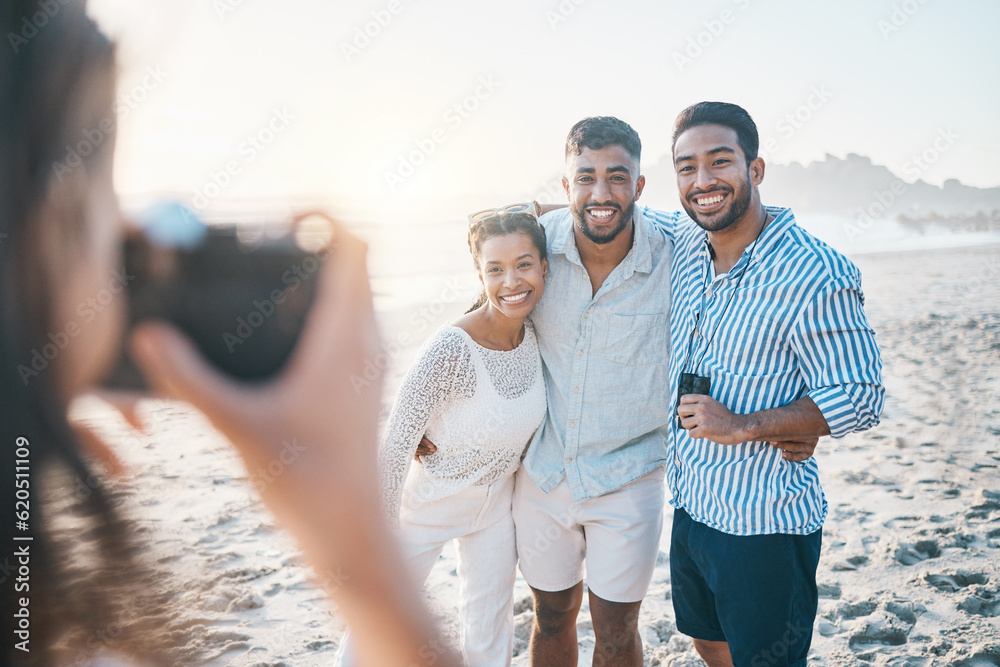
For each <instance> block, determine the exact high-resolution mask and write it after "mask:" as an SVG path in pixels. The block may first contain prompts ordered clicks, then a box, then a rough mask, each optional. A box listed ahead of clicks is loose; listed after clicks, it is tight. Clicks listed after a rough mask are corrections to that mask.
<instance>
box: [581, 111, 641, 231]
mask: <svg viewBox="0 0 1000 667" xmlns="http://www.w3.org/2000/svg"><path fill="white" fill-rule="evenodd" d="M641 151H642V144H641V142H640V141H639V135H638V134H637V133H636V131H635V130H633V129H632V127H631V126H629V124H628V123H625V122H624V121H621V120H619V119H617V118H613V117H611V116H595V117H591V118H584V119H583V120H581V121H580V122H578V123H577V124H576V125H574V126H573V128H572V129H571V130H570V131H569V136H567V137H566V173H565V175H564V176H563V180H562V183H563V188H564V189H565V190H566V196H567V198H568V199H569V208H570V211H571V212H572V213H573V219H574V222H575V224H576V227H577V229H578V230H579V231H580V232H581V233H582V234H583V236H584V237H586V238H587V239H588V240H590V241H591V242H593V243H596V244H599V245H603V244H606V243H610V242H611V241H613V240H615V239H616V238H618V235H619V234H621V232H622V231H624V230H625V229H627V228H629V225H630V224H631V223H632V214H633V212H634V210H635V202H636V200H637V199H638V198H639V196H640V195H641V194H642V188H643V186H644V185H645V183H646V181H645V178H644V177H643V176H641V175H640V173H639V156H640V153H641Z"/></svg>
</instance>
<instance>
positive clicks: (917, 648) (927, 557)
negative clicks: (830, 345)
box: [60, 235, 1000, 667]
mask: <svg viewBox="0 0 1000 667" xmlns="http://www.w3.org/2000/svg"><path fill="white" fill-rule="evenodd" d="M397 242H398V243H401V244H405V243H406V239H403V240H397ZM463 244H464V238H463V237H462V236H460V235H459V236H458V238H457V240H455V241H454V242H453V246H452V247H450V248H449V249H448V252H445V253H443V256H444V257H445V258H446V259H445V260H444V261H443V262H439V261H435V262H432V263H431V264H432V266H430V268H427V269H426V271H425V272H424V273H422V274H419V275H407V276H406V277H405V279H404V277H401V274H394V273H393V272H392V271H391V270H389V269H388V268H384V267H391V265H392V257H391V256H390V255H391V253H387V254H383V255H380V254H379V253H380V252H382V251H380V250H379V249H378V248H373V255H374V257H373V262H374V263H376V264H381V265H382V266H383V269H382V270H379V271H375V272H374V274H375V280H374V282H373V284H374V286H375V290H376V294H377V299H376V306H377V309H378V312H379V317H380V322H381V326H382V332H383V337H384V339H385V342H386V355H385V356H384V357H382V358H380V359H378V360H374V361H373V364H372V367H371V373H374V374H384V378H385V384H386V392H385V405H386V410H385V413H386V414H387V412H388V407H389V406H390V405H391V401H392V399H393V397H394V395H395V391H396V389H397V387H398V385H399V382H400V380H401V378H402V376H403V374H404V373H405V372H406V369H407V367H408V365H409V363H410V361H411V360H412V359H413V356H414V355H415V353H416V351H417V350H418V349H419V346H420V344H421V343H422V342H423V340H424V339H426V338H427V336H429V335H430V334H431V333H432V332H433V331H434V330H435V329H436V328H437V327H438V326H440V325H441V324H444V323H446V322H448V321H449V320H451V319H453V318H454V317H456V316H457V315H458V314H460V313H461V312H463V311H464V309H465V307H467V305H468V304H469V303H471V301H472V299H473V297H474V294H475V291H476V287H477V284H476V281H475V276H474V274H473V273H472V270H471V262H469V260H468V254H467V251H466V252H465V254H464V256H463V254H462V252H463ZM424 247H428V246H424ZM852 259H853V260H854V261H855V262H856V264H857V265H858V266H859V267H860V269H861V271H862V274H863V286H864V291H865V295H866V299H867V301H866V310H867V313H868V317H869V320H870V322H871V325H872V327H873V328H874V329H875V331H876V334H877V341H878V343H879V345H880V347H881V349H882V354H883V361H884V367H885V386H886V391H887V400H886V407H885V412H884V414H883V416H882V421H881V424H880V425H879V426H878V427H877V428H875V429H873V430H872V431H869V432H866V433H862V434H854V435H850V436H848V437H846V438H843V439H839V440H833V439H831V438H823V439H821V441H820V443H819V446H818V448H817V450H816V458H817V459H818V462H819V467H820V474H821V479H822V483H823V486H824V489H825V492H826V496H827V500H828V502H829V514H828V517H827V520H826V523H825V527H824V533H823V551H822V557H821V560H820V566H819V574H818V577H817V579H818V584H819V591H820V602H819V612H818V616H817V619H816V623H815V626H814V634H813V642H812V650H811V653H810V660H809V664H811V665H828V666H831V667H832V666H837V667H840V666H847V665H858V664H862V665H866V664H867V665H894V666H923V665H927V666H932V665H933V666H938V665H940V666H943V667H944V666H947V667H959V666H962V667H980V666H986V665H1000V401H998V398H1000V244H992V245H980V246H976V247H953V248H941V249H924V250H913V251H905V252H886V253H878V254H874V253H868V254H864V253H860V254H857V255H854V256H852ZM74 413H75V414H76V415H77V416H78V417H79V418H80V419H81V420H82V421H85V422H87V423H89V424H90V425H91V426H92V427H93V428H94V429H96V430H98V431H100V432H102V433H103V434H105V435H106V437H107V438H108V440H109V442H110V443H111V444H112V445H113V446H114V447H115V449H116V450H117V451H118V452H119V453H120V455H121V457H122V458H123V459H124V460H125V461H126V462H127V464H128V465H129V467H130V470H131V472H130V474H129V475H128V476H127V477H125V478H123V479H121V480H117V481H114V482H112V484H113V485H114V487H115V497H116V498H118V499H119V500H120V502H121V503H122V511H123V512H124V513H125V514H126V515H127V516H129V517H130V518H131V519H132V520H133V522H134V524H135V525H136V527H137V530H138V540H139V543H140V545H141V546H142V551H143V553H142V555H143V557H144V558H146V559H148V560H149V561H150V562H151V563H153V564H154V565H155V566H157V567H159V568H160V569H161V570H162V571H163V572H164V576H163V577H162V579H161V580H160V585H161V586H162V591H163V593H164V597H165V599H166V600H167V602H166V605H167V614H168V617H169V624H168V627H167V628H166V629H167V631H168V632H169V633H171V636H172V637H173V638H174V640H175V642H176V643H177V644H178V645H179V646H180V647H181V658H182V660H183V661H184V662H183V664H191V665H195V664H210V665H219V666H222V665H234V666H248V667H249V666H257V667H264V666H271V667H277V666H278V665H289V666H291V665H295V666H299V665H302V666H310V665H329V664H331V663H332V659H333V656H334V655H335V653H336V650H337V647H338V643H339V641H340V637H341V634H342V632H343V629H344V626H343V621H342V619H341V618H340V617H339V616H338V614H337V612H336V610H335V608H334V607H333V605H332V604H331V603H329V602H328V601H327V600H326V598H325V596H324V594H323V592H322V591H321V589H320V588H319V587H318V585H317V584H316V581H315V578H314V573H313V572H312V571H311V570H310V569H309V568H307V567H306V566H305V565H304V564H303V562H302V559H301V557H300V554H299V552H298V550H297V549H296V548H295V545H294V543H293V542H292V541H291V540H290V538H288V537H287V536H286V535H285V534H284V533H283V532H282V531H281V530H280V528H279V526H277V525H276V523H275V521H274V520H273V519H272V517H271V516H270V515H269V514H268V513H267V512H266V511H265V510H264V509H263V507H262V505H261V503H260V501H259V499H258V497H257V492H256V490H255V486H257V487H259V486H260V485H266V484H267V483H269V480H270V479H272V478H273V477H275V476H278V475H280V474H281V473H282V470H283V467H284V466H285V465H294V464H295V461H294V459H295V452H294V451H292V452H289V454H290V455H289V456H288V457H284V461H285V462H282V461H275V462H272V463H273V465H271V466H268V467H267V468H265V469H261V470H251V471H249V472H248V471H246V470H245V469H244V468H243V467H242V465H241V464H240V462H239V460H238V459H237V457H236V455H235V453H234V452H233V451H232V449H231V448H230V446H229V445H228V443H227V442H226V441H225V440H224V438H222V437H221V436H220V435H219V434H218V433H217V432H215V431H214V430H213V429H212V428H211V427H210V425H209V424H208V423H207V421H206V420H205V419H204V418H203V417H201V416H200V415H198V414H197V413H195V412H193V411H192V410H191V409H190V408H188V407H187V406H185V405H182V404H178V403H173V402H169V401H162V400H150V401H148V402H146V403H144V404H143V406H142V414H143V416H144V418H145V420H146V421H147V423H148V428H147V430H146V431H145V432H142V433H138V432H133V431H131V430H130V429H129V428H128V427H127V426H126V424H125V423H124V421H123V420H122V419H121V417H120V416H118V415H116V414H115V413H113V411H111V409H110V408H108V407H106V406H105V405H103V404H101V403H99V402H96V401H95V400H92V399H84V400H80V401H78V403H77V404H76V405H75V406H74ZM289 459H290V460H291V462H290V463H287V461H288V460H289ZM373 483H374V480H373ZM60 492H61V493H65V494H83V493H86V492H87V489H86V488H85V486H84V487H82V488H81V486H80V485H77V487H76V488H69V487H67V488H64V489H61V490H60ZM671 518H672V513H671V510H670V508H669V505H668V507H667V511H666V513H665V524H664V525H665V528H664V531H663V538H662V540H661V544H660V551H661V554H660V557H659V559H658V562H657V568H656V570H655V573H654V577H653V582H652V585H651V587H650V590H649V593H648V595H647V597H646V599H645V601H644V603H643V606H642V613H641V616H640V621H639V626H640V633H641V635H642V639H643V644H644V650H645V656H646V664H647V665H663V666H666V665H673V666H677V667H688V666H694V665H701V664H702V662H701V661H700V660H699V659H698V658H697V655H696V654H695V652H694V650H693V647H692V645H691V642H690V640H688V639H687V638H686V637H684V636H683V635H680V634H678V633H677V631H676V628H675V626H674V613H673V608H672V606H671V600H670V580H669V564H668V558H667V554H668V553H669V547H670V544H669V533H670V530H669V527H670V522H671ZM456 564H457V560H456V555H455V551H454V549H453V548H451V547H449V548H447V549H446V550H445V552H444V554H443V555H442V557H441V559H440V562H439V563H438V564H437V566H436V568H435V570H434V572H433V573H432V575H431V577H430V579H429V580H428V582H427V585H426V595H427V599H428V604H429V606H430V608H431V609H432V610H433V613H434V614H435V615H436V616H437V618H438V619H439V620H440V623H441V625H442V626H443V628H444V631H445V636H446V638H448V639H449V640H451V641H455V640H457V637H458V621H457V611H456V609H457V598H458V579H457V574H456ZM315 576H318V577H320V578H332V579H333V580H334V582H335V581H336V577H337V576H338V574H337V573H336V572H323V573H315ZM514 599H515V610H514V611H515V627H516V639H515V658H514V664H515V665H522V666H523V665H527V664H528V660H527V655H526V648H527V639H528V633H529V631H530V627H531V622H532V611H531V602H530V593H529V590H528V588H527V586H526V584H525V583H524V581H523V580H522V579H521V578H520V576H519V577H518V580H517V583H516V586H515V598H514ZM585 600H586V598H585ZM577 627H578V634H579V645H580V664H581V665H589V664H590V660H591V656H592V653H593V647H594V635H593V630H592V627H591V623H590V618H589V612H588V610H587V604H586V601H585V602H584V608H583V611H582V612H581V614H580V617H579V619H578V624H577ZM386 632H387V633H389V632H391V629H390V628H387V629H386ZM98 648H100V647H98ZM106 648H107V649H108V650H110V651H113V650H114V641H113V639H112V640H109V641H108V642H107V645H106ZM96 650H97V649H96V648H95V651H96ZM780 650H781V647H775V651H776V652H779V651H780ZM762 664H769V663H768V662H767V661H766V660H765V661H764V662H763V663H762Z"/></svg>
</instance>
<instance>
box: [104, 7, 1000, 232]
mask: <svg viewBox="0 0 1000 667" xmlns="http://www.w3.org/2000/svg"><path fill="white" fill-rule="evenodd" d="M89 6H90V11H91V13H92V14H94V15H95V16H96V17H97V18H98V20H99V21H100V22H101V24H102V25H103V26H105V28H106V29H107V30H108V31H109V33H110V34H111V35H112V36H113V37H115V38H116V39H118V40H119V42H120V51H119V53H120V62H121V70H122V74H121V77H120V91H119V101H120V105H119V123H120V130H119V145H118V154H117V158H118V164H117V168H116V180H117V184H118V188H119V190H120V192H121V193H122V194H123V196H124V198H125V200H126V201H128V200H129V199H130V198H131V199H136V198H142V197H145V196H147V195H149V194H155V193H174V194H178V195H181V198H182V199H185V200H186V201H187V202H188V203H194V202H195V201H197V202H198V203H199V204H201V205H203V206H199V208H204V209H205V210H207V211H211V210H213V209H216V208H226V207H227V206H232V205H234V204H235V203H238V202H245V201H248V200H253V201H258V200H270V201H277V202H280V201H287V202H294V201H300V200H321V201H327V202H336V203H337V205H338V206H339V207H341V208H342V209H343V210H345V211H351V212H353V213H356V214H358V215H362V216H364V215H367V216H368V217H370V218H372V219H380V220H385V219H390V218H392V217H393V216H399V215H406V216H408V215H410V214H419V216H420V217H423V216H426V215H430V214H432V212H433V211H434V210H435V208H436V207H439V206H443V205H448V203H455V202H466V201H468V202H477V201H480V202H483V205H491V204H494V203H496V202H497V201H506V200H508V199H511V198H514V197H516V196H523V195H528V194H534V193H539V192H541V191H544V190H546V189H548V190H550V191H553V190H554V191H555V192H558V190H557V187H558V186H557V185H556V183H557V177H558V175H559V174H560V170H561V167H562V148H563V141H564V139H565V135H566V132H567V131H568V129H569V127H570V126H571V125H572V124H573V123H574V122H575V121H576V120H579V119H580V118H582V117H584V116H587V115H599V114H607V115H616V116H618V117H620V118H622V119H624V120H626V121H627V122H629V123H630V124H631V125H632V126H633V127H635V128H636V130H637V131H638V132H639V134H640V136H641V137H642V140H643V168H644V170H645V169H649V168H653V167H655V166H656V163H657V162H659V160H660V159H661V158H662V157H663V156H665V155H667V154H668V153H669V150H670V131H671V125H672V122H673V119H674V117H675V116H676V114H677V113H678V112H679V111H680V110H681V109H682V108H683V107H685V106H687V105H688V104H691V103H694V102H697V101H700V100H703V99H721V100H726V101H732V102H736V103H738V104H741V105H742V106H744V107H745V108H747V110H748V111H750V113H751V115H753V116H754V118H755V120H756V122H757V125H758V128H759V129H760V135H761V145H762V150H763V152H764V154H765V159H766V160H767V161H768V162H769V163H773V164H787V163H791V162H799V163H802V164H809V163H810V162H813V161H816V160H822V159H823V157H824V155H825V154H828V153H829V154H831V155H834V156H837V157H844V156H846V155H847V154H849V153H856V154H860V155H864V156H867V157H870V158H871V160H872V161H873V162H874V163H875V164H881V165H885V166H886V167H888V168H889V169H890V170H892V171H893V172H895V173H896V174H898V175H900V176H901V177H902V178H904V179H905V180H906V181H907V182H912V181H913V180H916V178H919V179H922V180H924V181H926V182H928V183H931V184H935V185H941V184H942V183H943V182H944V181H945V180H947V179H951V178H957V179H959V180H960V181H961V182H962V183H964V184H967V185H973V186H977V187H991V186H996V185H1000V163H998V162H997V161H996V160H995V159H992V158H993V155H994V154H995V153H997V152H998V150H1000V129H998V127H997V123H996V120H995V118H996V109H997V108H998V104H997V102H998V98H1000V88H998V87H997V86H996V85H994V84H995V81H996V75H997V73H998V72H1000V46H998V44H997V43H996V41H995V40H993V39H991V36H990V34H989V33H990V29H991V27H992V26H994V25H997V23H998V21H1000V4H997V3H988V2H986V1H985V0H981V1H976V0H964V1H960V2H956V3H953V4H950V5H947V6H944V5H942V4H939V3H927V2H926V0H925V1H924V2H921V1H920V0H903V1H899V2H897V1H893V2H875V3H870V2H869V3H866V2H863V1H862V0H848V1H847V2H843V3H838V4H837V5H832V4H831V5H823V6H816V5H811V4H810V5H803V4H798V3H791V2H785V3H759V2H757V1H755V0H722V1H717V2H711V3H703V4H699V5H697V6H691V5H689V4H683V5H682V4H680V3H678V2H660V3H657V2H652V1H645V2H637V3H633V4H631V5H629V6H628V7H623V6H620V5H611V4H609V3H606V2H601V1H599V0H561V1H556V0H551V1H549V2H544V3H541V4H535V3H531V2H528V0H515V1H513V2H510V3H505V4H504V5H492V6H490V8H489V10H488V11H486V10H483V9H482V8H480V7H478V6H474V5H466V4H462V3H460V2H458V0H442V1H439V2H437V3H417V2H413V0H382V1H376V2H366V3H363V4H358V5H353V6H349V7H348V6H340V5H334V4H333V3H323V2H320V1H319V0H297V1H290V2H285V3H280V4H279V3H277V2H275V1H274V0H271V1H264V0H213V2H209V3H204V2H196V1H195V0H176V1H175V2H167V1H166V0H151V1H150V2H145V3H132V2H127V0H91V1H90V3H89ZM942 136H947V137H950V138H951V139H950V141H948V142H945V141H942V140H941V139H940V137H942ZM935 142H937V145H936V146H935ZM927 158H933V159H927Z"/></svg>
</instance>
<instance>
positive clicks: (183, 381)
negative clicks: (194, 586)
mask: <svg viewBox="0 0 1000 667" xmlns="http://www.w3.org/2000/svg"><path fill="white" fill-rule="evenodd" d="M334 239H335V246H334V248H333V249H332V250H331V251H330V252H329V254H328V255H327V260H326V266H324V268H323V271H322V274H321V277H320V282H319V285H318V295H317V299H316V303H315V304H314V305H313V308H312V311H311V312H310V314H309V318H308V322H307V324H306V327H305V329H304V330H303V332H302V336H301V338H300V340H299V343H298V345H297V347H296V350H295V352H294V353H293V355H292V358H291V359H290V360H289V362H288V365H287V367H286V368H285V369H284V370H283V372H282V373H281V374H280V375H279V376H278V377H277V378H276V379H275V380H274V381H273V382H271V383H269V384H267V385H263V386H259V385H258V386H248V385H245V384H241V383H239V382H237V381H234V380H231V379H230V378H228V377H226V376H224V375H222V374H221V373H220V372H219V371H217V370H216V369H215V368H214V367H212V366H210V365H209V364H208V363H207V362H206V361H205V360H204V359H203V358H202V357H201V355H200V354H199V352H198V351H197V350H196V348H195V347H194V346H193V345H192V343H191V342H190V341H189V340H188V339H187V338H186V337H185V336H184V335H183V334H181V333H180V332H179V331H178V330H177V329H175V328H173V327H171V326H169V325H166V324H161V323H156V324H147V325H143V326H142V327H140V328H139V329H138V330H137V331H136V332H135V334H134V335H133V338H132V340H131V350H132V354H133V356H134V357H135V359H136V361H137V363H138V364H139V365H140V367H141V368H142V370H143V372H144V374H145V376H146V379H147V381H148V382H149V384H150V386H152V387H153V388H154V389H156V390H157V391H158V392H160V393H162V394H164V395H166V396H168V397H172V398H176V399H180V400H184V401H187V402H189V403H191V404H192V405H194V406H195V407H197V408H198V409H199V410H201V411H202V412H204V413H205V415H206V416H207V417H208V418H209V419H210V420H211V422H212V423H213V424H214V425H215V427H216V428H218V429H219V430H220V431H221V432H222V433H223V434H225V435H226V436H227V437H228V438H229V439H230V440H231V441H232V443H233V445H234V446H235V447H236V449H237V450H238V452H239V453H240V456H241V457H242V458H243V461H244V462H245V463H246V466H247V468H248V470H249V471H250V473H251V474H253V473H254V472H255V471H256V470H259V469H267V467H268V464H269V463H271V462H272V461H274V460H280V461H281V462H282V464H283V472H282V473H281V474H280V475H276V476H268V478H267V479H268V481H267V483H266V484H263V485H262V486H261V488H259V490H260V492H261V496H262V497H263V499H264V502H265V503H266V504H267V506H268V507H269V508H270V509H271V511H272V512H274V514H275V516H276V517H277V518H278V520H279V521H280V522H281V524H282V526H283V527H284V528H286V529H287V530H288V531H290V532H291V533H292V535H293V536H294V537H295V538H296V539H297V540H298V542H299V544H300V545H301V546H302V548H303V550H304V551H305V553H306V555H307V556H308V558H309V559H310V561H311V562H312V565H313V566H314V567H315V568H316V570H317V571H318V572H320V573H327V575H328V576H326V577H321V579H324V581H323V583H324V585H325V586H326V587H327V590H328V591H329V593H330V595H331V596H332V597H333V598H334V599H335V600H336V601H337V602H338V604H339V605H340V607H341V610H342V611H343V613H344V615H345V617H347V620H348V622H349V623H350V624H351V627H352V630H353V633H354V636H355V637H356V639H357V642H358V643H357V648H358V652H359V654H360V655H361V657H362V659H363V660H364V661H365V662H366V663H367V664H373V665H395V664H418V665H422V664H430V661H437V662H436V664H444V665H446V664H450V662H449V660H450V659H451V656H450V655H446V654H445V653H444V651H443V650H442V649H441V645H440V644H439V643H438V641H437V633H436V630H435V629H434V628H433V625H432V623H431V622H430V621H429V620H427V619H428V615H427V614H426V612H425V611H424V609H423V606H422V604H421V603H420V601H419V596H418V591H417V587H416V585H415V584H414V583H413V582H412V581H410V579H409V577H408V576H407V575H406V568H405V566H404V563H403V559H402V556H401V554H400V551H399V547H398V545H397V544H396V542H395V540H394V539H393V538H392V536H391V534H390V532H389V530H388V528H387V527H386V526H385V525H384V521H383V519H382V516H381V496H380V493H379V490H378V485H377V476H376V456H375V452H376V448H375V442H376V429H377V420H378V412H379V403H380V398H381V382H379V381H377V380H376V381H373V382H364V383H361V382H357V381H356V380H357V378H362V377H364V368H365V360H366V359H373V358H375V356H376V355H377V354H378V353H379V351H380V343H379V337H378V333H377V330H376V325H375V316H374V312H373V307H372V297H371V289H370V286H369V283H368V276H367V273H366V268H365V256H366V252H367V248H366V246H365V245H364V244H363V243H362V242H361V241H359V240H358V239H356V238H355V237H353V236H351V235H349V234H348V233H347V232H346V231H344V230H343V229H342V228H340V227H337V226H335V232H334ZM352 380H354V381H352ZM279 457H283V458H280V459H279ZM288 459H292V460H291V461H290V462H289V460H288ZM331 573H332V575H331ZM390 629H391V630H390Z"/></svg>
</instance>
